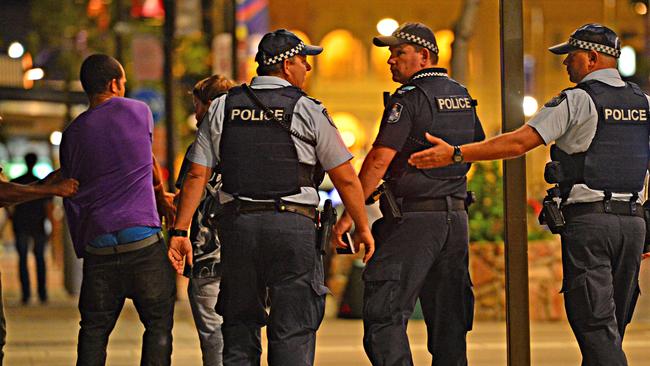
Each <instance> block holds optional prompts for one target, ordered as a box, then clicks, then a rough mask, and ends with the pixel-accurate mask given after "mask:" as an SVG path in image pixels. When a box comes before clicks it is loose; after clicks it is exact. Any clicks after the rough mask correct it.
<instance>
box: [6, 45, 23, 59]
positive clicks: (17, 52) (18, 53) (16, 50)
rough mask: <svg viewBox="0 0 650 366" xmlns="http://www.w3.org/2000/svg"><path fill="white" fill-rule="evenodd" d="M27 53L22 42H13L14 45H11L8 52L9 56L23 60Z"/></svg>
mask: <svg viewBox="0 0 650 366" xmlns="http://www.w3.org/2000/svg"><path fill="white" fill-rule="evenodd" d="M24 53H25V47H23V45H22V44H20V42H13V43H12V44H10V45H9V49H8V50H7V54H8V55H9V57H11V58H21V57H22V56H23V54H24Z"/></svg>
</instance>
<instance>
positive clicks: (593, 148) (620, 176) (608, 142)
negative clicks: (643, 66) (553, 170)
mask: <svg viewBox="0 0 650 366" xmlns="http://www.w3.org/2000/svg"><path fill="white" fill-rule="evenodd" d="M576 88H580V89H582V90H584V91H586V92H587V94H589V96H590V97H591V99H592V100H593V102H594V104H595V105H596V110H597V112H598V124H597V127H596V134H595V136H594V139H593V140H592V141H591V144H590V145H589V148H588V149H587V151H586V152H582V153H576V154H571V155H569V154H567V153H566V152H564V151H562V150H561V149H559V148H558V147H557V146H556V145H553V146H551V159H552V160H554V161H559V162H560V165H561V167H562V174H563V176H564V177H565V178H564V180H563V181H562V182H560V190H561V192H562V195H563V197H565V198H566V197H568V195H569V193H570V192H571V187H573V185H574V184H577V183H584V184H586V185H587V186H588V187H589V188H591V189H597V190H602V191H606V192H611V193H616V192H618V193H637V192H639V191H641V189H642V188H643V182H644V179H645V175H646V171H647V169H648V158H649V156H650V149H649V147H648V137H649V135H650V128H649V126H650V124H649V123H648V118H649V116H648V114H649V112H648V100H647V98H646V96H645V94H643V92H642V91H641V89H640V88H639V87H638V86H637V85H636V84H633V83H627V84H626V86H624V87H614V86H611V85H608V84H605V83H602V82H600V81H596V80H589V81H587V82H584V83H580V84H578V85H577V86H576Z"/></svg>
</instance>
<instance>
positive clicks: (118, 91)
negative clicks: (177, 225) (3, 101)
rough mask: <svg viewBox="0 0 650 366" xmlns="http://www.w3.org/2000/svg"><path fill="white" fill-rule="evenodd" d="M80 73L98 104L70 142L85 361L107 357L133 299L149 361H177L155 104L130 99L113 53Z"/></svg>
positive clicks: (67, 137)
mask: <svg viewBox="0 0 650 366" xmlns="http://www.w3.org/2000/svg"><path fill="white" fill-rule="evenodd" d="M80 80H81V84H82V86H83V88H84V91H85V92H86V94H87V95H88V99H89V101H90V105H89V107H88V110H87V111H85V112H84V113H82V114H81V115H79V117H77V118H76V119H75V120H74V121H72V123H71V124H70V125H69V126H68V127H67V129H66V130H65V131H64V132H63V139H62V141H61V169H62V171H63V174H64V176H66V177H71V178H75V179H77V180H78V181H79V184H80V189H79V192H78V194H77V195H76V196H75V197H73V198H69V199H65V200H64V206H65V211H66V216H67V219H68V225H69V227H70V234H71V237H72V241H73V243H74V247H75V251H76V253H77V256H78V257H81V258H84V264H83V266H84V268H83V280H82V284H81V294H80V297H79V312H80V313H81V322H80V323H79V324H80V326H81V328H80V330H79V342H78V345H77V365H84V366H87V365H104V364H105V361H106V345H107V343H108V337H109V335H110V333H111V331H112V330H113V327H114V326H115V322H116V321H117V318H118V316H119V314H120V311H121V309H122V306H123V305H124V301H125V299H126V298H130V299H132V300H133V303H134V305H135V307H136V310H137V311H138V314H139V316H140V320H141V321H142V323H143V325H144V327H145V332H144V336H143V345H142V361H141V365H169V364H170V362H171V352H172V334H171V330H172V325H173V318H172V316H173V312H174V299H175V293H176V286H175V281H174V273H173V270H172V268H171V266H170V265H169V263H167V260H166V256H165V253H166V249H167V248H166V246H165V242H164V240H163V237H162V235H161V233H160V226H161V225H160V219H159V217H158V213H157V211H156V198H155V195H154V188H153V184H152V182H153V175H152V174H153V171H154V170H155V165H154V161H153V159H152V152H151V142H152V131H153V120H152V116H151V111H150V110H149V108H148V107H147V105H146V104H144V103H142V102H139V101H135V100H132V99H127V98H123V97H124V92H125V83H126V77H125V75H124V69H123V68H122V66H121V65H120V63H119V62H117V60H115V59H114V58H112V57H110V56H106V55H101V54H96V55H92V56H89V57H88V58H86V60H84V62H83V64H82V66H81V73H80Z"/></svg>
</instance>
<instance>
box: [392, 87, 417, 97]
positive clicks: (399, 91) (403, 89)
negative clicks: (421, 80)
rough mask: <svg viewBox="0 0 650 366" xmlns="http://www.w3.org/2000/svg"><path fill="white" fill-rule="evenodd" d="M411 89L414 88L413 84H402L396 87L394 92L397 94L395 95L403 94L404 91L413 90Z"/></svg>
mask: <svg viewBox="0 0 650 366" xmlns="http://www.w3.org/2000/svg"><path fill="white" fill-rule="evenodd" d="M413 89H415V86H413V85H405V86H403V87H401V88H399V89H397V92H395V94H397V95H403V94H404V93H406V92H408V91H411V90H413Z"/></svg>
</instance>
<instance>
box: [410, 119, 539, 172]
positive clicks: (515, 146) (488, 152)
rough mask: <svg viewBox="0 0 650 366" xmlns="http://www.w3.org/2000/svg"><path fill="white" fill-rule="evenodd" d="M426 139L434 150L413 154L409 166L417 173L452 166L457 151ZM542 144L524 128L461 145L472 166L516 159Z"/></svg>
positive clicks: (439, 142)
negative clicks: (472, 163) (486, 161)
mask: <svg viewBox="0 0 650 366" xmlns="http://www.w3.org/2000/svg"><path fill="white" fill-rule="evenodd" d="M426 138H427V140H429V142H431V143H432V144H433V145H434V146H433V147H431V148H428V149H426V150H422V151H419V152H417V153H414V154H412V155H411V157H410V158H409V164H411V165H414V166H415V167H416V168H418V169H430V168H439V167H443V166H447V165H450V164H452V160H451V159H452V155H453V154H454V147H453V146H451V145H449V144H448V143H447V142H445V141H444V140H442V139H440V138H437V137H435V136H431V135H429V134H426ZM542 144H544V140H543V139H542V137H541V136H540V135H539V133H537V131H535V129H534V128H532V127H530V126H529V125H524V126H521V127H520V128H518V129H517V130H515V131H512V132H508V133H504V134H502V135H499V136H496V137H493V138H491V139H488V140H485V141H482V142H475V143H472V144H467V145H462V146H461V147H460V150H461V152H462V154H463V158H464V159H465V161H466V162H473V161H480V160H496V159H510V158H515V157H518V156H521V155H523V154H525V153H527V152H528V151H530V150H532V149H534V148H536V147H537V146H539V145H542Z"/></svg>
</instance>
